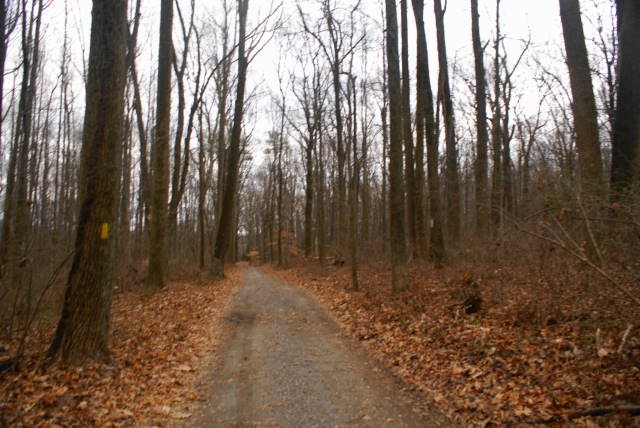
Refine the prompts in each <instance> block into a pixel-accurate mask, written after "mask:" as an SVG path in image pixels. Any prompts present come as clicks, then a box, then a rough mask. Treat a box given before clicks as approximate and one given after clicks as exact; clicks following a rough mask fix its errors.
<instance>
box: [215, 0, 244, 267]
mask: <svg viewBox="0 0 640 428" xmlns="http://www.w3.org/2000/svg"><path fill="white" fill-rule="evenodd" d="M248 7H249V0H238V17H239V20H238V84H237V87H236V91H237V93H236V101H235V107H234V116H233V128H232V129H231V140H230V142H229V157H228V163H227V174H226V180H225V187H224V193H223V194H224V196H223V200H222V207H221V212H220V221H219V226H218V231H217V235H216V244H215V249H214V259H215V262H216V266H214V271H215V272H216V273H217V274H218V275H224V260H225V257H226V255H227V252H228V251H229V247H230V245H231V243H232V239H233V237H234V236H235V231H234V230H232V227H233V223H234V207H235V203H236V191H237V189H238V176H239V174H240V144H241V141H240V140H241V138H242V120H243V113H244V96H245V86H246V82H247V66H248V64H247V57H246V53H245V42H246V40H245V39H246V30H247V9H248Z"/></svg>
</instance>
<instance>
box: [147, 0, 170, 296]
mask: <svg viewBox="0 0 640 428" xmlns="http://www.w3.org/2000/svg"><path fill="white" fill-rule="evenodd" d="M172 28H173V0H162V3H161V9H160V44H159V53H158V88H157V104H156V129H155V137H156V138H155V142H154V147H153V151H152V153H151V155H152V156H151V168H152V177H153V188H152V197H151V221H150V227H151V234H150V242H149V271H148V274H147V283H148V285H149V286H151V287H154V288H162V287H164V285H165V281H166V276H167V267H168V266H167V265H168V255H167V220H168V217H167V202H168V198H169V134H170V130H171V122H170V121H171V56H172V53H173V43H172V41H171V31H172Z"/></svg>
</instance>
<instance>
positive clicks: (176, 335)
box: [0, 269, 241, 427]
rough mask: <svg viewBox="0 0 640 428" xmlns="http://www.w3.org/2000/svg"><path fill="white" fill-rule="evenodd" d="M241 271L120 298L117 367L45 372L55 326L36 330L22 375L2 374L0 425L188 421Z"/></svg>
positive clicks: (115, 324) (116, 305) (115, 321)
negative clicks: (213, 279)
mask: <svg viewBox="0 0 640 428" xmlns="http://www.w3.org/2000/svg"><path fill="white" fill-rule="evenodd" d="M240 275H241V272H240V270H238V269H229V270H228V271H227V278H226V279H224V280H222V281H217V282H206V283H204V284H201V285H194V284H192V283H184V282H172V283H170V284H169V285H168V286H167V287H166V288H165V289H164V290H162V291H159V292H154V293H150V292H145V291H135V292H126V293H122V294H117V295H116V296H115V298H114V301H113V305H112V329H113V330H112V334H111V337H112V345H111V351H112V361H111V363H110V364H108V365H98V364H96V365H91V366H88V367H84V368H74V367H64V366H61V365H54V366H46V364H45V362H44V361H43V360H42V357H41V355H42V353H43V351H44V350H45V349H46V345H47V344H48V343H50V341H51V337H52V332H53V324H52V323H47V325H41V326H39V328H37V329H36V331H35V334H34V335H33V337H32V339H31V341H30V344H29V353H30V355H31V356H29V357H27V358H26V359H25V360H24V361H23V362H22V364H21V369H20V370H19V371H18V372H5V373H2V374H0V385H2V386H1V389H0V426H4V425H8V426H12V427H57V426H65V427H66V426H101V427H119V426H166V425H168V424H171V423H175V422H176V421H179V420H188V419H189V418H190V417H191V416H192V414H193V413H194V411H195V410H197V408H198V406H199V405H201V401H202V400H203V397H201V395H200V394H199V392H198V388H197V382H198V377H199V375H200V374H201V373H202V369H203V368H204V367H205V366H208V365H210V364H211V358H212V357H213V355H215V351H216V349H217V347H218V344H219V340H220V337H219V335H220V330H221V329H220V328H219V327H220V325H219V320H220V319H221V312H222V311H223V310H224V308H225V306H226V303H227V302H228V300H229V299H230V296H231V294H232V292H233V290H234V288H235V287H236V286H237V285H238V284H239V283H240Z"/></svg>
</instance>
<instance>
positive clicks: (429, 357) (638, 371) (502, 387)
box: [276, 265, 640, 426]
mask: <svg viewBox="0 0 640 428" xmlns="http://www.w3.org/2000/svg"><path fill="white" fill-rule="evenodd" d="M276 274H278V275H280V276H282V277H284V279H286V280H288V281H289V282H291V283H295V284H298V285H301V286H303V287H304V288H306V289H307V290H309V291H310V292H311V293H312V294H314V295H315V296H316V297H317V298H318V299H319V300H320V301H321V302H322V303H323V304H324V305H325V307H326V308H327V309H328V310H329V311H330V312H331V313H332V314H333V316H334V317H335V318H336V319H337V321H338V322H339V323H340V324H341V325H342V326H343V328H344V329H345V330H347V331H348V332H349V334H350V335H351V336H353V337H354V338H356V339H358V340H360V341H361V342H362V343H363V344H364V345H365V346H366V347H367V348H368V349H370V350H372V351H373V352H374V354H375V355H376V356H377V357H378V358H380V359H381V360H382V361H383V362H384V363H385V364H386V365H388V366H389V367H390V368H391V369H392V370H393V371H394V372H395V373H396V374H397V375H399V376H400V377H402V378H403V379H404V380H405V381H407V382H408V383H409V384H411V385H414V386H415V387H416V388H417V389H419V390H420V391H422V392H423V393H424V394H426V395H427V396H428V397H430V398H431V399H432V400H434V401H435V402H436V403H437V404H438V405H439V407H441V408H442V409H443V411H445V412H446V413H448V414H449V415H450V416H452V417H454V418H456V419H457V420H459V421H461V422H463V423H465V424H468V425H474V426H496V425H497V426H514V425H518V426H521V425H537V424H544V425H547V424H549V425H557V426H564V425H566V424H568V423H569V415H572V414H573V413H575V412H577V411H582V410H589V409H593V408H596V407H602V406H610V407H617V406H622V405H637V404H640V340H639V339H638V331H637V328H636V329H635V330H634V329H631V330H630V331H629V332H628V335H627V338H626V339H625V346H624V347H623V350H622V352H621V353H618V352H617V351H618V349H617V348H618V347H619V345H620V343H621V342H622V335H623V333H624V330H620V328H619V327H618V328H616V327H615V323H611V324H612V325H611V326H609V327H607V326H606V323H603V324H602V329H601V330H600V331H599V333H596V331H598V329H596V326H595V325H593V324H592V323H593V322H597V318H598V317H597V316H596V317H595V319H596V320H594V319H591V318H593V317H592V315H593V314H594V313H596V312H597V311H595V307H592V306H590V305H592V304H594V299H590V298H589V296H583V300H582V301H579V302H576V301H574V302H573V306H574V309H575V310H574V311H573V312H572V313H570V312H568V311H564V312H562V313H563V315H562V316H560V315H558V314H559V312H561V311H560V310H558V311H556V312H557V314H556V317H555V319H554V318H552V317H548V318H546V319H543V320H538V319H537V318H536V316H534V312H531V313H528V312H526V310H525V309H526V308H525V309H523V306H526V302H528V300H527V297H526V296H527V295H528V294H527V290H528V292H529V293H530V292H531V287H526V286H525V285H518V286H517V287H515V286H512V287H511V295H510V296H509V299H507V300H506V301H504V302H503V304H500V305H498V304H495V302H493V303H492V302H491V299H490V298H489V297H490V296H488V294H490V293H489V292H488V290H489V288H491V289H492V290H494V291H495V287H493V286H492V287H489V286H488V283H489V282H491V281H493V282H499V281H503V280H504V277H502V278H499V277H495V278H488V279H487V280H486V281H485V282H482V281H478V282H479V288H480V294H481V295H482V294H486V295H487V296H483V302H484V303H483V307H482V309H481V310H480V312H479V313H475V314H472V315H467V314H462V311H460V306H459V303H460V299H461V295H460V293H457V292H455V289H456V288H459V287H460V286H461V282H464V283H468V282H469V281H470V278H469V277H466V278H461V276H462V273H461V272H460V270H448V269H441V270H432V269H427V268H425V267H422V268H416V267H414V268H412V270H411V273H410V275H409V278H410V288H409V291H406V292H403V293H397V294H393V293H391V291H390V275H389V274H388V269H387V268H386V267H385V266H379V265H378V266H376V267H373V266H365V267H364V268H362V269H361V271H360V279H361V283H362V289H363V290H364V291H362V292H349V291H346V290H345V289H346V287H347V285H348V284H350V276H349V269H348V268H347V267H345V268H340V269H338V268H335V267H330V268H327V269H326V270H325V271H321V270H320V269H319V268H318V267H314V266H299V267H295V268H292V269H289V270H284V271H281V270H279V271H276ZM511 279H512V280H513V278H511ZM494 285H495V284H494ZM514 289H517V290H519V291H520V293H521V294H522V296H521V297H520V298H518V297H517V294H518V293H517V292H514ZM517 290H516V291H517ZM485 297H486V298H485ZM533 300H536V297H535V293H534V297H533ZM537 300H540V299H539V298H538V299H537ZM595 300H597V299H595ZM596 303H597V302H596ZM576 308H577V309H576ZM635 310H636V318H637V308H636V309H635ZM551 313H552V312H551ZM527 314H529V315H527ZM580 314H582V315H580ZM585 314H587V315H586V316H585ZM590 317H591V318H590ZM534 318H535V319H534ZM609 321H611V320H609ZM636 321H637V320H636ZM625 322H626V321H625ZM623 325H624V324H623ZM636 325H637V324H636ZM592 327H593V329H591V328H592ZM596 336H597V339H596ZM596 342H597V343H596ZM574 416H576V415H574ZM638 419H640V418H637V417H636V418H633V417H632V416H628V415H625V414H622V413H614V414H612V415H608V416H604V417H603V416H600V417H584V418H574V419H571V421H570V424H571V425H574V424H575V425H582V426H603V425H604V426H633V425H634V424H635V425H639V424H640V421H639V420H638Z"/></svg>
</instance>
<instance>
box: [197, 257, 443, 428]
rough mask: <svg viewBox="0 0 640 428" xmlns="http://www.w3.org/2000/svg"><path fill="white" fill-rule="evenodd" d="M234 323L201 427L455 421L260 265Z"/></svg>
mask: <svg viewBox="0 0 640 428" xmlns="http://www.w3.org/2000/svg"><path fill="white" fill-rule="evenodd" d="M226 322H227V324H228V325H229V329H230V331H229V336H228V339H227V343H226V344H224V345H223V346H222V350H221V354H220V356H221V358H220V361H219V363H218V364H219V367H217V368H215V370H214V371H213V374H212V377H213V379H212V380H211V381H210V382H209V383H210V385H211V386H210V388H211V389H210V396H209V397H208V402H209V403H210V404H209V405H208V408H207V409H206V410H205V414H204V415H203V417H202V420H201V421H200V422H199V424H200V426H207V427H211V426H223V427H224V426H237V427H245V426H282V427H306V426H317V427H337V426H340V427H341V426H366V427H379V426H400V427H435V426H451V425H452V423H451V422H450V421H448V420H447V419H446V418H444V417H443V416H442V415H440V414H439V413H438V412H437V411H434V410H429V409H427V408H426V407H425V405H424V404H422V405H420V404H418V403H419V401H416V400H415V399H414V398H412V397H410V396H409V395H408V394H407V393H405V392H403V391H402V390H401V388H400V386H399V384H398V383H397V381H396V380H394V379H393V378H392V377H391V376H390V375H389V374H387V373H386V372H385V371H384V370H381V369H379V368H378V366H377V364H376V363H375V362H373V361H372V360H371V359H370V358H369V357H368V356H367V355H366V353H365V352H364V350H363V349H361V348H360V346H359V345H358V344H357V343H354V342H352V341H351V340H349V339H346V338H345V337H344V336H342V335H341V333H340V332H339V330H338V328H337V326H336V325H335V324H334V323H333V322H332V321H331V320H330V319H329V318H328V317H327V315H326V314H325V312H324V311H323V310H322V309H321V308H320V306H319V305H318V303H316V302H315V300H313V299H312V298H310V297H308V296H307V295H306V294H305V293H304V292H302V291H301V290H299V289H296V288H294V287H292V286H290V285H287V284H285V283H283V282H282V281H280V280H277V279H275V278H273V277H272V276H270V275H268V274H266V273H264V272H262V271H261V270H259V269H256V268H253V267H249V268H247V270H246V272H245V280H244V284H243V285H242V286H241V288H240V290H239V291H238V293H237V294H236V296H235V298H234V299H233V301H232V302H231V305H230V308H229V311H228V313H227V315H226Z"/></svg>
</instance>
